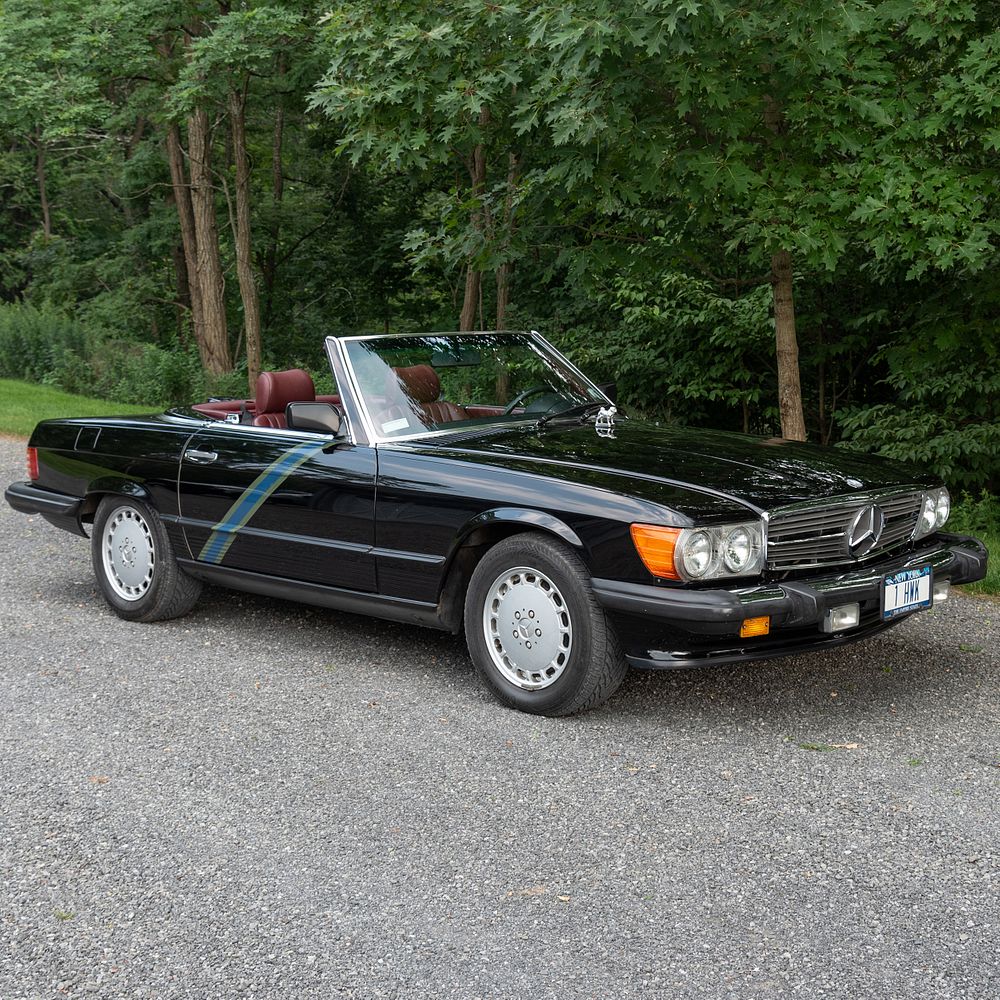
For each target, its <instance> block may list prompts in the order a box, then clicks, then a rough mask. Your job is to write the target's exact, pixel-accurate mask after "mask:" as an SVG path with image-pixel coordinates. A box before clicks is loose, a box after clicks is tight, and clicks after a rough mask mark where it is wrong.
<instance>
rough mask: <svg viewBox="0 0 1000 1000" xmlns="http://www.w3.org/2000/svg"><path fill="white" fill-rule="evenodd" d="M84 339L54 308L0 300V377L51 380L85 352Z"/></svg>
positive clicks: (81, 332)
mask: <svg viewBox="0 0 1000 1000" xmlns="http://www.w3.org/2000/svg"><path fill="white" fill-rule="evenodd" d="M86 345H87V338H86V336H85V335H84V330H83V327H82V326H81V325H80V324H79V323H77V322H76V321H75V320H73V319H70V318H68V317H66V316H64V315H63V314H62V313H59V312H57V311H55V310H52V309H48V308H43V309H37V308H35V307H34V306H31V305H22V304H7V303H0V377H2V378H16V379H25V380H27V381H29V382H43V381H51V379H52V376H53V373H54V372H55V371H56V370H57V369H66V370H69V369H70V368H73V367H74V366H75V365H76V363H77V361H78V360H79V359H81V358H83V357H84V356H85V354H86V349H87V347H86Z"/></svg>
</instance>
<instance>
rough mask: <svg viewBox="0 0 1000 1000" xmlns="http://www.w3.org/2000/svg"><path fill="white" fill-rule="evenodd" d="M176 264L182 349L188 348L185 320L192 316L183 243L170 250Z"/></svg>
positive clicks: (179, 330)
mask: <svg viewBox="0 0 1000 1000" xmlns="http://www.w3.org/2000/svg"><path fill="white" fill-rule="evenodd" d="M170 256H171V257H172V258H173V262H174V281H175V282H176V284H177V340H178V341H179V342H180V345H181V346H182V347H186V346H187V333H186V330H185V322H184V321H185V320H186V318H187V317H188V316H189V315H190V314H191V311H192V310H191V285H190V282H189V281H188V273H187V260H186V258H185V256H184V245H183V243H175V244H174V245H173V246H172V247H171V248H170Z"/></svg>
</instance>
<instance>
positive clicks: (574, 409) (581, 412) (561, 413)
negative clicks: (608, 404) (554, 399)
mask: <svg viewBox="0 0 1000 1000" xmlns="http://www.w3.org/2000/svg"><path fill="white" fill-rule="evenodd" d="M602 406H604V403H603V402H601V401H600V400H593V399H592V400H591V401H590V402H589V403H577V404H576V406H570V407H567V408H566V409H565V410H556V411H554V412H553V413H543V414H542V415H541V416H540V417H539V418H538V420H537V421H535V426H536V427H544V426H545V425H546V424H547V423H548V422H549V421H550V420H555V419H556V417H586V416H587V414H588V413H590V411H591V410H599V409H600V408H601V407H602Z"/></svg>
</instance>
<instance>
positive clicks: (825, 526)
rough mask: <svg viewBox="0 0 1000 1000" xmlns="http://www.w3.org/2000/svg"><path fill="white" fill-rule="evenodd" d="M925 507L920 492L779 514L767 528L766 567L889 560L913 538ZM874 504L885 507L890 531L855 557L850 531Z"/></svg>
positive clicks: (856, 497)
mask: <svg viewBox="0 0 1000 1000" xmlns="http://www.w3.org/2000/svg"><path fill="white" fill-rule="evenodd" d="M921 502H922V494H921V492H920V491H919V490H917V489H908V490H903V491H892V492H888V493H865V494H861V493H858V494H854V495H852V496H849V497H839V498H835V499H833V500H827V501H816V502H809V503H803V504H796V505H795V506H794V507H786V508H784V509H783V510H776V511H774V512H773V513H772V514H771V517H770V519H769V521H768V526H767V568H768V569H770V570H778V571H783V570H791V569H809V568H812V567H818V566H839V565H844V564H848V565H849V564H852V563H858V562H867V561H868V560H870V559H875V558H877V557H878V556H882V555H886V554H888V553H890V552H893V551H894V550H896V549H899V548H902V547H903V546H904V545H905V544H906V543H907V542H909V540H910V538H911V537H912V536H913V529H914V528H915V527H916V524H917V518H918V517H919V516H920V506H921ZM869 504H875V505H876V506H878V507H879V508H881V510H882V513H883V514H884V515H885V528H884V529H883V531H882V536H881V537H880V538H879V540H878V544H877V545H875V547H874V548H873V549H872V550H871V551H870V552H867V553H866V554H865V555H863V556H860V557H857V556H853V555H852V554H851V552H850V550H849V549H848V544H847V536H848V532H849V531H850V528H851V524H852V523H853V521H854V518H855V517H856V516H857V514H858V512H859V511H860V510H861V509H862V508H864V507H867V506H868V505H869Z"/></svg>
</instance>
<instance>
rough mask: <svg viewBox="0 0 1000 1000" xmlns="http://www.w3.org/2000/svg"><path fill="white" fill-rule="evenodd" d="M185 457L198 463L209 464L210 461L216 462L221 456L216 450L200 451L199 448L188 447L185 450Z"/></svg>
mask: <svg viewBox="0 0 1000 1000" xmlns="http://www.w3.org/2000/svg"><path fill="white" fill-rule="evenodd" d="M184 457H185V458H186V459H187V460H188V461H190V462H194V463H195V464H196V465H208V463H209V462H214V461H215V460H216V459H217V458H218V457H219V456H218V454H216V452H214V451H199V450H198V449H197V448H188V449H187V451H185V452H184Z"/></svg>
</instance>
